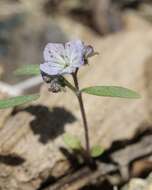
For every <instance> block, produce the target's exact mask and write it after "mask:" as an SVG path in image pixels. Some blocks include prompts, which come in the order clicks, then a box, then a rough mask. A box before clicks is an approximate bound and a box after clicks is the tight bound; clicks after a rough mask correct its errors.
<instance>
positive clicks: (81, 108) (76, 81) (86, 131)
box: [72, 72, 90, 157]
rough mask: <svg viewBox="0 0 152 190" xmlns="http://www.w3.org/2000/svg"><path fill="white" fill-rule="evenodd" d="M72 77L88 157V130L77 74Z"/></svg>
mask: <svg viewBox="0 0 152 190" xmlns="http://www.w3.org/2000/svg"><path fill="white" fill-rule="evenodd" d="M72 76H73V80H74V84H75V88H76V90H77V94H76V95H77V98H78V102H79V105H80V110H81V115H82V120H83V126H84V132H85V141H86V152H87V154H88V157H90V142H89V130H88V124H87V119H86V113H85V109H84V104H83V99H82V93H81V92H80V91H79V83H78V79H77V72H76V73H74V74H73V75H72Z"/></svg>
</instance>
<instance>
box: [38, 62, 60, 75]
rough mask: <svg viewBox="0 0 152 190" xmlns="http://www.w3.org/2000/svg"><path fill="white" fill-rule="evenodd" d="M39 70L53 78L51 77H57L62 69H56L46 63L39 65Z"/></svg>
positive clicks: (54, 66)
mask: <svg viewBox="0 0 152 190" xmlns="http://www.w3.org/2000/svg"><path fill="white" fill-rule="evenodd" d="M40 70H41V71H42V72H44V73H46V74H48V75H50V76H53V75H59V74H60V73H61V71H62V70H63V68H62V67H58V66H56V65H52V64H51V63H49V62H47V63H43V64H40Z"/></svg>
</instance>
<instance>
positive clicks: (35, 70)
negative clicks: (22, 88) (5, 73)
mask: <svg viewBox="0 0 152 190" xmlns="http://www.w3.org/2000/svg"><path fill="white" fill-rule="evenodd" d="M15 74H16V75H40V68H39V65H24V66H23V67H21V68H19V69H17V70H16V71H15Z"/></svg>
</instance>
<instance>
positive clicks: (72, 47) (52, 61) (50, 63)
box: [40, 40, 86, 76]
mask: <svg viewBox="0 0 152 190" xmlns="http://www.w3.org/2000/svg"><path fill="white" fill-rule="evenodd" d="M85 49H86V46H85V45H84V44H83V42H82V41H81V40H75V41H71V42H68V43H66V44H61V43H49V44H47V45H46V47H45V49H44V63H43V64H41V65H40V70H41V72H44V73H46V74H48V75H50V76H52V75H53V76H54V75H64V74H70V73H74V72H75V71H76V69H77V68H79V67H80V66H82V65H83V64H84V63H85V58H84V57H85Z"/></svg>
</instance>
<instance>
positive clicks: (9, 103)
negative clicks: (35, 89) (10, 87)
mask: <svg viewBox="0 0 152 190" xmlns="http://www.w3.org/2000/svg"><path fill="white" fill-rule="evenodd" d="M39 96H40V95H39V94H34V95H28V96H17V97H13V98H9V99H4V100H0V109H5V108H10V107H14V106H19V105H21V104H25V103H29V102H31V101H34V100H37V99H38V98H39Z"/></svg>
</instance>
